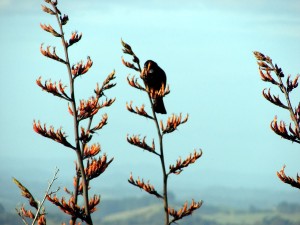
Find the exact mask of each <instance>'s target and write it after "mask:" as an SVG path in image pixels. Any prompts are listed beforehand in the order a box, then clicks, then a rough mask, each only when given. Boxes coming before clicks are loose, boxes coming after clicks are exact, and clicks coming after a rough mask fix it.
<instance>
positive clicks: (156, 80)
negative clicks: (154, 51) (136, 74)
mask: <svg viewBox="0 0 300 225" xmlns="http://www.w3.org/2000/svg"><path fill="white" fill-rule="evenodd" d="M141 78H142V79H143V80H144V82H145V86H146V90H147V91H148V92H149V93H150V96H151V98H152V99H153V106H154V111H155V112H156V113H161V114H166V113H167V111H166V108H165V105H164V102H163V97H162V96H161V94H163V93H164V91H165V87H166V82H167V76H166V73H165V71H163V70H162V69H161V68H160V67H159V66H158V65H157V63H156V62H154V61H152V60H147V61H146V62H145V64H144V68H143V70H142V72H141ZM159 92H160V93H159Z"/></svg>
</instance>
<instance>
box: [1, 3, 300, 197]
mask: <svg viewBox="0 0 300 225" xmlns="http://www.w3.org/2000/svg"><path fill="white" fill-rule="evenodd" d="M203 2H204V1H189V2H188V3H186V1H181V0H177V1H169V0H167V1H158V0H156V1H147V3H146V2H144V1H137V0H135V1H133V0H132V1H126V3H125V2H124V1H117V0H115V1H109V2H107V1H106V2H104V1H95V0H93V1H88V2H87V1H78V0H74V1H72V3H70V2H69V1H68V2H65V1H64V2H63V1H61V2H60V3H59V6H60V9H61V11H62V13H65V14H68V15H69V18H70V21H69V23H68V25H67V26H66V29H65V33H66V34H67V36H68V34H70V33H71V32H72V31H74V30H77V31H79V32H82V33H83V38H82V40H81V41H80V42H79V43H78V44H76V45H74V46H73V47H72V48H71V50H70V55H71V61H72V62H73V63H76V62H78V61H80V60H81V59H86V57H87V56H91V58H92V60H93V61H94V64H93V67H92V69H91V70H90V72H89V73H88V74H87V75H85V76H83V77H82V78H79V79H78V81H77V84H76V88H77V90H78V93H77V99H82V98H88V97H90V96H91V95H93V88H94V87H95V83H96V82H102V81H103V80H104V79H105V77H106V75H108V74H109V73H110V72H111V71H112V70H113V69H115V70H116V76H117V78H116V82H117V86H116V87H115V88H113V89H112V90H111V91H109V92H108V93H107V94H108V96H109V97H116V98H117V101H116V103H115V104H114V105H113V106H112V107H110V108H109V109H105V110H104V111H103V113H105V112H106V113H108V115H109V124H108V126H107V127H105V129H103V130H102V131H101V132H100V133H99V135H98V136H96V137H95V141H98V142H100V144H101V146H102V149H103V152H106V153H107V154H108V156H110V157H115V161H114V162H113V163H112V164H111V166H110V168H109V170H108V171H107V172H106V173H105V174H104V175H103V177H102V178H101V179H99V181H98V182H99V183H98V182H97V184H98V185H99V186H101V182H102V184H103V185H107V183H112V184H122V185H123V184H125V185H126V179H127V178H128V176H129V174H130V172H131V171H132V172H133V174H134V175H135V174H136V176H138V175H139V176H141V177H144V178H145V179H146V180H148V179H150V180H151V181H153V182H152V183H153V184H157V185H156V186H159V182H160V177H159V176H157V174H158V173H159V172H160V167H159V164H158V162H157V160H155V158H154V157H152V156H151V155H149V154H148V153H147V152H142V151H140V150H139V149H136V148H134V147H133V146H130V145H129V144H128V143H127V142H126V139H125V138H126V134H127V133H129V134H141V135H144V134H145V135H147V137H149V138H148V140H151V137H152V136H154V135H155V134H156V133H155V130H154V128H155V127H154V124H152V122H151V121H150V120H145V119H143V118H138V117H136V116H135V115H132V114H130V113H129V112H127V111H126V109H125V104H126V102H129V101H130V100H133V102H134V105H140V104H143V103H145V104H146V107H148V109H149V104H148V102H147V100H148V99H147V97H146V96H145V95H144V94H143V93H142V92H138V91H136V90H133V89H132V88H130V87H129V86H128V85H127V82H126V76H127V75H128V74H129V73H131V74H132V73H133V71H131V70H129V69H127V68H125V67H124V66H123V65H122V64H121V56H122V55H123V53H122V51H121V44H120V39H121V38H123V40H124V41H126V42H128V43H129V44H130V45H131V46H132V47H133V49H134V51H135V53H136V54H137V55H138V56H139V58H140V60H141V61H142V62H143V61H146V60H147V59H153V60H155V61H156V62H158V64H159V65H160V66H161V67H162V68H163V69H164V70H165V72H166V74H167V77H168V78H167V79H168V83H169V85H170V89H171V94H170V95H168V96H167V97H166V98H165V105H166V108H167V111H168V113H169V115H170V114H171V113H177V114H178V113H180V112H182V113H183V114H186V113H189V115H190V119H189V121H188V123H187V124H185V125H182V126H181V127H179V130H178V131H177V132H175V133H173V134H171V135H168V136H166V137H165V145H166V157H167V161H168V164H170V163H173V162H175V161H176V159H177V158H178V156H182V157H185V156H187V155H188V154H189V152H192V151H193V149H194V148H201V149H202V150H203V152H204V154H203V156H202V158H201V159H200V160H199V162H198V163H197V164H196V165H192V166H191V167H190V168H188V169H186V171H185V173H182V175H180V176H178V177H174V178H172V180H171V185H172V184H173V186H174V185H175V184H176V182H191V185H193V186H195V187H202V186H207V187H209V186H218V185H223V186H229V187H233V186H237V187H253V188H266V187H267V188H274V189H282V190H290V191H295V190H293V189H291V188H290V187H288V186H286V185H284V184H283V183H281V182H280V181H279V180H278V179H277V178H276V174H275V173H276V171H278V170H279V169H280V168H281V167H282V165H283V164H286V165H287V168H286V172H287V173H288V174H289V175H290V176H295V175H296V173H297V172H300V167H299V163H298V161H299V160H298V159H299V157H300V147H299V145H297V144H292V143H290V142H288V141H285V140H283V139H280V138H279V137H278V136H277V135H275V134H274V133H272V131H271V130H270V128H269V124H270V122H271V120H272V119H273V118H274V115H278V118H279V119H286V120H288V113H287V112H285V111H284V110H283V109H279V108H276V107H275V106H273V105H271V104H269V103H268V102H267V101H266V100H264V99H263V97H262V95H261V91H262V89H263V88H265V87H269V85H268V84H266V83H263V82H262V81H261V80H260V78H259V75H258V69H257V65H256V61H255V58H254V57H253V54H252V51H255V50H258V51H261V52H262V53H264V54H267V55H269V56H271V58H272V59H273V61H274V62H276V63H278V64H279V65H280V66H281V67H282V69H283V71H284V72H285V74H286V75H288V74H292V75H294V76H295V75H296V74H297V73H299V58H300V44H299V38H300V29H299V27H300V18H299V13H300V4H299V3H298V2H297V1H296V0H290V1H286V2H283V1H270V0H265V1H261V0H254V1H251V3H250V2H249V1H237V0H227V1H221V0H212V1H206V2H205V3H203ZM41 4H43V2H42V1H29V0H24V1H21V2H20V1H16V0H2V1H0V27H1V30H2V32H1V33H2V34H1V36H0V48H1V76H0V79H1V80H0V85H1V89H0V97H1V103H2V110H1V117H0V118H1V119H0V124H1V129H2V133H1V134H2V135H1V136H0V143H1V144H0V148H1V152H0V170H1V171H4V172H2V176H1V178H0V179H1V183H2V182H10V179H11V177H12V176H15V177H17V178H21V179H22V180H24V181H26V182H27V183H28V184H39V185H43V184H44V186H45V185H46V182H47V179H48V178H49V177H50V176H51V175H52V172H53V170H54V167H55V166H58V167H59V168H60V169H61V172H60V176H61V177H62V178H70V174H73V168H74V163H73V161H74V160H75V156H74V154H73V152H71V150H66V149H65V148H63V147H61V146H59V144H57V143H54V142H52V141H51V140H46V139H44V138H42V137H41V136H38V135H37V134H35V133H34V132H33V130H32V121H33V119H36V120H41V122H42V123H44V122H46V123H47V124H48V125H50V124H52V125H54V126H55V127H57V128H58V127H60V126H62V127H63V130H64V131H65V132H66V133H67V134H68V135H69V136H70V137H72V130H71V127H72V126H71V121H72V120H71V118H70V116H69V115H68V112H67V105H66V104H65V102H63V101H62V100H59V99H57V98H55V97H53V96H52V95H51V96H50V95H49V94H46V93H45V92H42V91H41V90H40V89H39V88H38V86H36V84H35V80H36V79H37V78H38V77H39V76H42V77H43V79H49V78H51V79H52V80H53V81H59V80H62V82H64V83H67V74H66V69H65V67H64V66H62V65H60V64H59V63H57V62H54V61H52V60H49V59H46V58H45V57H43V56H42V55H41V54H40V52H39V46H40V44H41V43H45V45H54V46H57V53H58V54H62V53H63V52H62V48H61V46H60V41H59V40H58V39H55V38H54V37H53V36H51V35H49V34H47V33H46V32H44V31H42V30H41V29H40V27H39V24H40V23H43V24H44V23H45V24H51V25H53V26H54V27H56V24H55V20H54V18H53V17H52V16H50V15H47V14H45V13H43V12H42V11H41V8H40V5H41ZM125 59H129V58H127V57H125ZM271 90H274V93H276V94H279V92H278V90H277V89H276V88H275V87H272V89H271ZM299 90H300V89H299V88H298V90H295V91H294V93H293V100H294V104H296V103H298V102H299V96H300V95H299V94H300V91H299ZM160 118H161V119H163V120H166V118H167V117H166V116H160ZM112 177H113V180H111V179H112ZM190 178H191V179H190ZM60 182H62V183H63V185H70V182H71V180H70V181H67V180H66V181H64V179H61V181H60ZM64 182H65V183H64ZM8 186H9V187H12V186H13V184H9V185H8ZM134 191H135V190H132V193H133V194H134ZM14 193H17V190H16V192H14Z"/></svg>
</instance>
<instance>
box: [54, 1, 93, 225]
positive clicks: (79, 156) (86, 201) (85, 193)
mask: <svg viewBox="0 0 300 225" xmlns="http://www.w3.org/2000/svg"><path fill="white" fill-rule="evenodd" d="M51 5H52V7H53V9H54V10H55V16H56V19H57V22H58V25H59V29H60V32H61V40H62V45H63V48H64V53H65V58H66V59H65V61H66V66H67V70H68V75H69V81H70V93H71V105H72V110H73V112H74V115H73V123H74V132H75V143H76V154H77V161H78V164H79V169H80V176H81V177H82V180H83V182H82V185H83V199H84V205H85V214H86V217H87V221H86V222H87V223H88V224H90V225H92V224H93V223H92V220H91V215H90V211H89V205H88V204H89V197H88V182H87V179H86V176H85V171H84V164H83V157H82V153H81V148H80V141H79V130H78V129H79V121H78V118H77V109H76V100H75V92H74V78H73V77H72V71H71V66H70V60H69V54H68V48H67V45H66V41H65V37H64V31H63V24H62V23H61V21H60V19H59V16H58V15H59V11H58V9H57V7H56V5H54V4H53V3H52V2H51ZM78 176H79V175H78V173H77V181H78V182H77V188H75V194H76V195H75V204H77V196H78V187H79V184H80V177H78ZM74 222H75V221H74Z"/></svg>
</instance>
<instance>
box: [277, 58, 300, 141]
mask: <svg viewBox="0 0 300 225" xmlns="http://www.w3.org/2000/svg"><path fill="white" fill-rule="evenodd" d="M271 65H272V69H274V71H275V74H276V76H277V77H278V80H279V85H278V86H279V88H280V90H281V91H282V92H283V94H284V96H285V99H286V102H287V104H288V110H289V112H290V115H291V119H292V120H293V122H294V124H295V127H296V128H297V130H298V131H299V130H300V129H299V125H298V123H297V119H296V117H295V112H294V109H293V106H292V104H291V100H290V97H289V93H288V91H287V89H286V87H285V86H284V84H283V82H282V79H281V77H280V74H278V73H277V70H276V68H275V67H274V65H273V63H271ZM299 138H300V137H299Z"/></svg>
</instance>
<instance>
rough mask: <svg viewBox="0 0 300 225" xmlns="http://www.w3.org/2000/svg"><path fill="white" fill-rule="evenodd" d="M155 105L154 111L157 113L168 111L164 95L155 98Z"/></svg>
mask: <svg viewBox="0 0 300 225" xmlns="http://www.w3.org/2000/svg"><path fill="white" fill-rule="evenodd" d="M153 106H154V111H155V112H156V113H161V114H166V113H167V111H166V108H165V105H164V101H163V98H162V97H158V98H155V99H153Z"/></svg>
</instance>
